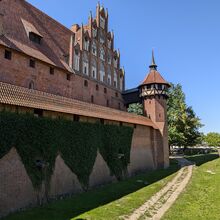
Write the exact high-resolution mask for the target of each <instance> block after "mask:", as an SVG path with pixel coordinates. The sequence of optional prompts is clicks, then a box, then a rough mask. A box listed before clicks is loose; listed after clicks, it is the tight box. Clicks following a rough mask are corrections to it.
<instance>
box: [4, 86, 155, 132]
mask: <svg viewBox="0 0 220 220" xmlns="http://www.w3.org/2000/svg"><path fill="white" fill-rule="evenodd" d="M0 103H3V104H9V105H16V106H23V107H29V108H38V109H43V110H49V111H55V112H62V113H69V114H77V115H82V116H88V117H93V118H102V119H107V120H112V121H121V122H125V123H131V124H139V125H144V126H151V127H153V128H155V129H158V128H157V126H156V125H155V124H154V123H153V122H152V121H151V120H150V119H149V118H147V117H144V116H138V115H135V114H131V113H128V112H124V111H119V110H115V109H111V108H108V107H103V106H99V105H95V104H91V103H86V102H82V101H78V100H75V99H69V98H65V97H62V96H57V95H52V94H49V93H45V92H40V91H37V90H31V89H27V88H24V87H19V86H15V85H11V84H7V83H2V82H0Z"/></svg>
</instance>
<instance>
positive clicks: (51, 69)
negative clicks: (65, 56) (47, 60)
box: [50, 67, 54, 75]
mask: <svg viewBox="0 0 220 220" xmlns="http://www.w3.org/2000/svg"><path fill="white" fill-rule="evenodd" d="M50 75H54V68H53V67H50Z"/></svg>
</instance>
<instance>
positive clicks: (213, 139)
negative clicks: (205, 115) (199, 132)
mask: <svg viewBox="0 0 220 220" xmlns="http://www.w3.org/2000/svg"><path fill="white" fill-rule="evenodd" d="M204 140H205V142H206V143H207V144H208V145H209V146H220V134H219V133H215V132H210V133H208V134H207V135H205V137H204Z"/></svg>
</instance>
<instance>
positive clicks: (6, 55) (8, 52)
mask: <svg viewBox="0 0 220 220" xmlns="http://www.w3.org/2000/svg"><path fill="white" fill-rule="evenodd" d="M11 55H12V53H11V51H10V50H5V59H7V60H11Z"/></svg>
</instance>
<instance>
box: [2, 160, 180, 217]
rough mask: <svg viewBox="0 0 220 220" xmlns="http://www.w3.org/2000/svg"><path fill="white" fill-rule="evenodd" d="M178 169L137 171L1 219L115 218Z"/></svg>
mask: <svg viewBox="0 0 220 220" xmlns="http://www.w3.org/2000/svg"><path fill="white" fill-rule="evenodd" d="M178 169H179V167H178V165H177V164H176V163H175V162H174V163H172V165H171V167H170V168H168V169H166V170H158V171H152V172H148V173H147V174H142V175H138V176H136V177H133V178H130V179H128V180H125V181H122V182H118V183H114V184H109V185H107V186H104V187H102V188H99V189H96V190H92V191H89V192H86V193H82V194H79V195H76V196H74V197H73V198H69V199H65V200H62V201H56V202H53V203H51V204H48V205H46V206H44V207H41V208H33V209H29V210H27V211H25V212H20V213H17V214H12V215H10V216H8V217H6V218H4V220H69V219H118V217H119V216H121V215H125V214H129V213H131V212H132V211H133V210H134V209H135V208H138V207H139V206H140V205H142V203H144V202H145V201H146V200H147V199H148V198H150V197H151V196H152V195H153V194H155V193H156V192H157V191H159V190H160V189H161V188H162V187H163V186H164V185H165V184H166V183H167V182H168V181H169V180H170V179H171V178H172V177H173V176H174V175H175V173H176V171H177V170H178ZM146 182H147V183H148V185H146ZM83 213H84V214H83ZM81 214H82V215H81Z"/></svg>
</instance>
